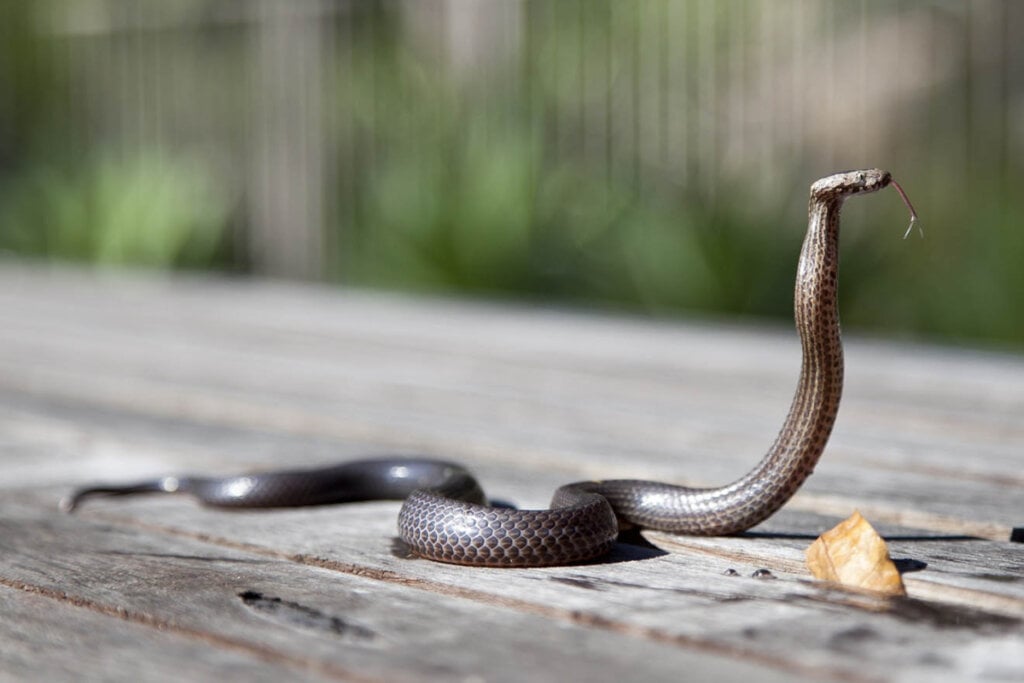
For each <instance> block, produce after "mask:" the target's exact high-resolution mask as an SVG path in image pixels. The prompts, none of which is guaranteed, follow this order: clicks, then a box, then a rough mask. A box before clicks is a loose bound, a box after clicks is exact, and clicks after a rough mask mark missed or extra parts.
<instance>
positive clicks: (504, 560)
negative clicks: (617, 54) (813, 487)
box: [61, 169, 917, 567]
mask: <svg viewBox="0 0 1024 683" xmlns="http://www.w3.org/2000/svg"><path fill="white" fill-rule="evenodd" d="M890 184H892V185H894V187H895V189H896V190H897V191H898V192H899V194H900V196H901V197H902V198H903V201H904V202H905V203H906V205H907V207H908V208H909V209H910V213H911V226H913V224H914V221H915V220H916V219H917V215H916V213H915V212H914V209H913V206H911V204H910V201H909V200H908V199H907V197H906V195H905V193H904V192H903V190H902V188H900V186H899V185H898V184H896V183H895V181H893V179H892V176H891V174H890V173H889V172H887V171H882V170H879V169H866V170H857V171H845V172H842V173H836V174H834V175H830V176H828V177H825V178H821V179H820V180H817V181H816V182H814V183H813V184H812V185H811V188H810V200H809V202H808V223H807V232H806V234H805V236H804V241H803V247H802V248H801V251H800V258H799V262H798V265H797V274H796V284H795V287H794V305H793V309H794V320H795V323H796V329H797V333H798V336H799V338H800V342H801V348H802V362H801V368H800V375H799V380H798V382H797V386H796V391H795V393H794V395H793V399H792V403H791V406H790V409H789V412H788V413H787V415H786V418H785V421H784V422H783V424H782V428H781V429H780V431H779V434H778V436H777V437H776V439H775V441H774V442H773V443H772V445H771V447H770V448H769V449H768V451H767V453H766V454H765V455H764V456H763V458H762V459H761V461H760V462H759V463H758V464H757V465H756V466H755V467H754V468H753V469H752V470H750V471H749V472H748V473H747V474H745V475H744V476H742V477H740V478H739V479H737V480H736V481H734V482H732V483H730V484H728V485H725V486H721V487H716V488H695V487H686V486H679V485H675V484H669V483H660V482H653V481H641V480H628V479H616V480H605V481H584V482H576V483H572V484H567V485H565V486H562V487H560V488H559V489H558V490H557V491H556V492H555V494H554V496H553V498H552V501H551V505H550V507H549V508H548V509H543V510H520V509H515V508H508V507H501V506H494V505H489V504H488V502H487V499H486V497H485V495H484V492H483V490H482V488H481V487H480V485H479V483H478V482H477V481H476V479H475V478H474V477H473V475H472V474H471V473H470V472H469V471H467V470H466V469H465V468H464V467H462V466H461V465H459V464H456V463H452V462H447V461H443V460H435V459H428V458H410V457H390V458H388V457H384V458H373V459H367V460H357V461H352V462H347V463H342V464H339V465H334V466H330V467H321V468H316V469H303V470H285V471H270V472H262V473H252V474H243V475H238V476H228V477H192V476H189V477H163V478H159V479H155V480H151V481H146V482H142V483H138V484H132V485H104V486H90V487H85V488H79V489H77V490H75V491H74V492H73V493H72V494H71V495H70V496H68V497H67V498H65V499H64V500H62V502H61V507H62V508H63V509H64V510H66V511H72V510H74V509H76V508H77V507H78V506H79V505H80V504H81V503H82V501H84V500H85V499H87V498H92V497H95V496H120V495H129V494H137V493H185V494H190V495H191V496H193V497H195V498H196V499H198V500H199V501H200V502H201V503H203V504H205V505H208V506H212V507H219V508H270V507H295V506H305V505H325V504H331V503H344V502H353V501H363V500H376V499H397V500H402V501H403V503H402V506H401V510H400V512H399V515H398V532H399V536H400V537H401V539H402V541H404V542H405V544H407V546H408V547H409V549H410V550H411V551H412V553H413V554H414V555H417V556H420V557H423V558H427V559H430V560H435V561H439V562H446V563H453V564H462V565H472V566H489V567H536V566H550V565H563V564H573V563H579V562H587V561H592V560H595V559H597V558H600V557H602V556H604V555H605V554H607V553H608V552H609V551H610V550H611V549H612V547H613V546H614V544H615V543H616V540H617V538H618V535H619V532H620V531H621V530H623V529H627V528H634V527H639V528H642V529H654V530H659V531H666V532H674V533H679V534H688V535H700V536H719V535H734V534H738V533H741V532H744V531H746V530H748V529H750V528H751V527H753V526H755V525H757V524H759V523H760V522H762V521H764V520H765V519H767V518H768V517H770V516H771V515H772V514H774V513H775V512H776V511H777V510H778V509H779V508H781V507H782V506H783V505H784V504H785V503H786V502H787V501H788V500H789V499H790V498H791V497H792V496H793V494H794V493H795V492H796V491H797V490H798V489H799V488H800V486H801V485H802V484H803V483H804V481H805V480H806V479H807V478H808V476H810V475H811V473H812V471H813V470H814V467H815V465H816V464H817V463H818V460H819V458H820V457H821V454H822V452H823V451H824V450H825V445H826V443H827V442H828V439H829V436H830V434H831V432H832V428H833V425H834V424H835V421H836V416H837V413H838V410H839V403H840V398H841V396H842V390H843V345H842V340H841V337H840V326H839V311H838V267H839V214H840V210H841V208H842V206H843V203H844V201H845V200H846V199H847V198H848V197H852V196H854V195H860V194H867V193H871V192H875V191H877V190H880V189H882V188H885V187H887V186H888V185H890ZM908 232H909V230H908Z"/></svg>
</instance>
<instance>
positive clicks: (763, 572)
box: [750, 569, 775, 579]
mask: <svg viewBox="0 0 1024 683" xmlns="http://www.w3.org/2000/svg"><path fill="white" fill-rule="evenodd" d="M750 578H752V579H774V578H775V574H772V573H771V572H770V571H768V570H767V569H757V570H755V571H754V573H753V574H751V575H750Z"/></svg>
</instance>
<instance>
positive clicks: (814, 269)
mask: <svg viewBox="0 0 1024 683" xmlns="http://www.w3.org/2000/svg"><path fill="white" fill-rule="evenodd" d="M843 199H844V198H843V197H841V196H830V197H826V198H812V200H811V203H810V206H809V208H808V227H807V234H806V236H805V237H804V243H803V248H802V249H801V252H800V262H799V266H798V269H797V277H796V286H795V292H794V297H793V299H794V301H793V308H794V311H793V312H794V319H795V321H796V329H797V332H798V334H799V336H800V343H801V347H802V349H803V355H802V364H801V369H800V379H799V381H798V383H797V388H796V393H795V394H794V395H793V403H792V405H791V406H790V409H789V413H788V414H787V416H786V420H785V422H784V423H783V425H782V429H781V430H780V431H779V435H778V437H777V438H776V439H775V442H774V443H773V444H772V446H771V448H769V450H768V453H767V454H766V455H765V457H764V458H763V459H762V461H761V462H760V464H759V465H758V466H757V467H755V468H754V470H753V471H752V472H750V473H749V474H747V475H746V476H745V477H743V478H742V479H741V480H740V481H738V482H736V483H735V484H734V485H733V487H736V488H737V489H738V490H744V489H747V490H749V487H755V488H759V489H760V491H759V493H760V496H761V497H762V501H763V502H764V503H765V507H764V508H763V509H761V511H760V513H759V515H760V516H761V517H762V519H764V518H767V517H768V516H769V515H771V514H772V513H774V512H775V511H776V510H777V509H778V508H780V507H782V505H783V504H784V503H785V502H786V501H787V500H788V499H789V498H790V496H792V494H793V493H794V492H795V491H796V490H797V489H798V488H799V487H800V485H801V484H802V483H803V482H804V480H805V479H806V478H807V477H808V476H809V475H810V474H811V472H813V471H814V466H815V465H816V464H817V462H818V459H819V458H820V457H821V454H822V452H823V451H824V450H825V444H826V443H827V442H828V438H829V435H830V434H831V432H832V426H833V425H834V424H835V421H836V415H837V413H838V410H839V400H840V397H841V395H842V390H843V346H842V341H841V339H840V332H839V306H838V274H839V213H840V209H841V208H842V204H843ZM756 482H760V483H759V484H757V483H756ZM733 487H730V488H733Z"/></svg>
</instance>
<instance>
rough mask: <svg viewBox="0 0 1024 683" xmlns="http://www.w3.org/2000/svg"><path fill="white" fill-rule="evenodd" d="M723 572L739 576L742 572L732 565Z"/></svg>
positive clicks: (727, 574)
mask: <svg viewBox="0 0 1024 683" xmlns="http://www.w3.org/2000/svg"><path fill="white" fill-rule="evenodd" d="M722 573H723V574H725V575H726V576H739V575H740V573H739V572H738V571H736V570H735V569H733V568H732V567H730V568H729V569H726V570H725V571H724V572H722Z"/></svg>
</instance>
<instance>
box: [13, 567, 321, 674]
mask: <svg viewBox="0 0 1024 683" xmlns="http://www.w3.org/2000/svg"><path fill="white" fill-rule="evenodd" d="M0 581H9V580H6V579H0ZM35 590H36V587H34V586H25V585H19V587H18V588H12V587H10V586H8V585H3V584H0V613H2V614H3V619H0V678H3V679H4V680H25V681H62V680H63V681H88V680H94V681H100V680H102V681H131V682H132V683H135V682H136V681H140V680H213V679H215V678H222V677H225V676H226V677H230V678H232V679H238V680H246V681H267V682H268V683H269V682H272V681H282V680H291V679H294V678H295V677H297V676H302V678H303V679H305V680H309V681H319V680H323V681H331V680H338V678H337V677H333V676H328V675H318V674H317V673H316V672H314V671H312V670H310V669H309V668H308V667H305V666H289V665H288V664H289V663H288V662H282V661H280V659H277V658H273V657H272V653H270V652H267V651H261V650H255V649H254V648H252V647H251V646H249V644H247V643H226V642H211V641H209V640H208V639H206V638H204V637H203V634H202V633H199V632H187V631H182V630H168V629H160V628H158V627H155V626H156V623H155V622H154V623H153V624H152V625H149V626H140V625H139V624H136V623H133V622H131V621H128V620H127V619H125V618H124V617H123V616H120V615H118V616H111V615H109V614H105V613H102V612H97V611H96V609H94V608H95V605H91V606H90V607H86V606H77V605H75V604H72V600H73V598H74V596H73V595H67V594H63V595H62V596H61V597H59V598H58V597H51V596H50V595H48V594H41V593H38V592H35ZM69 598H72V599H69ZM229 645H234V647H230V646H229Z"/></svg>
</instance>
